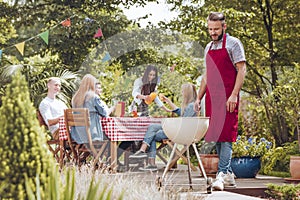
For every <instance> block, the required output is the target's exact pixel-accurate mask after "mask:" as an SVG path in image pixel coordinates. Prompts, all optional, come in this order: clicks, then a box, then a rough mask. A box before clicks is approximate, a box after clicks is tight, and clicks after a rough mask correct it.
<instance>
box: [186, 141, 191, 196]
mask: <svg viewBox="0 0 300 200" xmlns="http://www.w3.org/2000/svg"><path fill="white" fill-rule="evenodd" d="M186 154H187V156H186V157H187V160H188V174H189V184H190V189H191V190H192V189H193V187H192V177H191V160H190V150H189V147H187V149H186Z"/></svg>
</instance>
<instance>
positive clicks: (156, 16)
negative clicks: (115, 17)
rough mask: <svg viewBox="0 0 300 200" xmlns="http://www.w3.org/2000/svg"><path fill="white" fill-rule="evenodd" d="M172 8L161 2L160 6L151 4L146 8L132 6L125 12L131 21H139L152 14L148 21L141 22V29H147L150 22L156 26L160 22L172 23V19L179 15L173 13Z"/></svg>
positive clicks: (161, 0)
mask: <svg viewBox="0 0 300 200" xmlns="http://www.w3.org/2000/svg"><path fill="white" fill-rule="evenodd" d="M170 8H171V7H170V5H167V4H166V2H165V0H159V4H157V3H153V2H150V3H147V5H146V6H144V7H135V6H132V7H131V8H130V9H129V10H127V9H123V10H124V13H125V15H126V16H127V17H128V19H131V20H137V19H138V18H139V17H143V16H145V15H146V14H152V16H149V18H148V19H142V20H140V21H139V23H140V25H141V27H142V28H145V27H146V26H147V24H148V22H149V21H150V22H152V23H153V24H154V25H157V23H158V22H159V21H170V20H171V19H172V18H175V17H176V16H177V13H176V12H175V11H173V12H171V11H170Z"/></svg>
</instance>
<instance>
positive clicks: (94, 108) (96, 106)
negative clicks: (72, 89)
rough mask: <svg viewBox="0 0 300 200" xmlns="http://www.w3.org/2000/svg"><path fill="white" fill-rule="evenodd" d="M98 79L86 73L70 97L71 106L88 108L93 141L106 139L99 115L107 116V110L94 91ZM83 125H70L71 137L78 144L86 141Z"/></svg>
mask: <svg viewBox="0 0 300 200" xmlns="http://www.w3.org/2000/svg"><path fill="white" fill-rule="evenodd" d="M97 84H98V80H97V79H96V78H95V77H94V76H92V75H91V74H86V75H85V76H84V77H83V78H82V80H81V83H80V86H79V88H78V90H77V92H76V93H75V95H74V96H73V98H72V107H73V108H88V109H89V112H90V122H91V123H90V131H91V136H92V140H93V141H103V140H106V139H108V138H107V136H106V135H105V134H104V132H103V130H102V126H101V122H100V119H99V117H100V116H101V117H108V112H107V109H106V107H105V105H104V104H103V102H102V101H101V100H100V97H99V95H98V94H97V93H96V85H97ZM85 132H86V131H85V127H72V130H71V137H72V138H73V139H74V140H75V141H76V142H77V143H78V144H85V143H88V138H87V134H84V133H85Z"/></svg>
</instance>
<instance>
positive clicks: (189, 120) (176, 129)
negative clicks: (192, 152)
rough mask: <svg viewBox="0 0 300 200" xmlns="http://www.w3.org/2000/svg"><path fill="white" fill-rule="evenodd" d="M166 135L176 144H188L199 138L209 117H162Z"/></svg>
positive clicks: (206, 125) (202, 135) (204, 132)
mask: <svg viewBox="0 0 300 200" xmlns="http://www.w3.org/2000/svg"><path fill="white" fill-rule="evenodd" d="M161 123H162V128H163V130H164V132H165V134H166V135H167V137H168V138H169V139H170V140H172V141H173V142H175V143H177V144H184V145H190V144H192V142H198V141H199V140H201V139H202V138H203V137H204V136H205V134H206V131H207V129H208V125H209V117H175V118H164V119H162V122H161Z"/></svg>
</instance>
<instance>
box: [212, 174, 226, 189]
mask: <svg viewBox="0 0 300 200" xmlns="http://www.w3.org/2000/svg"><path fill="white" fill-rule="evenodd" d="M224 177H225V174H224V173H223V172H219V173H218V174H217V177H216V180H215V181H214V182H213V183H212V188H213V189H214V190H221V191H222V190H224Z"/></svg>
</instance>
